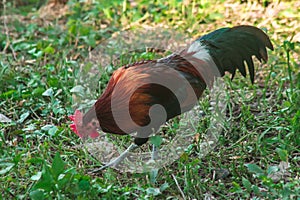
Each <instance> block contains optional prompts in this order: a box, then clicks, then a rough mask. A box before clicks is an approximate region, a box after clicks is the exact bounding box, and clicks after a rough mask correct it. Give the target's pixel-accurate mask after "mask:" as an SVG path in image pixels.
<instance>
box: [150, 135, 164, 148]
mask: <svg viewBox="0 0 300 200" xmlns="http://www.w3.org/2000/svg"><path fill="white" fill-rule="evenodd" d="M150 142H151V144H154V145H155V146H156V147H159V146H160V145H161V143H162V138H161V137H160V136H159V135H154V136H151V137H150Z"/></svg>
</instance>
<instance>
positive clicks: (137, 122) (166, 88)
mask: <svg viewBox="0 0 300 200" xmlns="http://www.w3.org/2000/svg"><path fill="white" fill-rule="evenodd" d="M266 48H269V49H271V50H273V46H272V43H271V41H270V39H269V37H268V36H267V35H266V34H265V33H264V32H263V31H262V30H260V29H258V28H256V27H253V26H246V25H242V26H236V27H233V28H221V29H218V30H216V31H213V32H211V33H209V34H207V35H204V36H202V37H200V38H198V39H197V40H195V41H194V42H193V43H191V44H190V45H189V46H187V47H186V48H185V49H183V50H182V51H180V52H179V53H173V54H171V55H169V56H167V57H164V58H161V59H157V60H148V61H141V62H137V63H134V64H130V65H126V66H123V67H121V68H119V69H117V70H116V71H115V72H114V73H113V74H112V76H111V78H110V80H109V82H108V85H107V88H106V90H105V91H104V93H103V94H102V95H101V96H100V98H99V99H98V100H97V101H96V103H95V104H94V106H93V107H92V108H91V109H90V110H89V111H88V112H87V113H85V114H84V115H83V114H82V113H81V112H80V111H78V110H76V111H75V115H73V116H71V119H72V120H73V121H74V124H72V125H71V129H72V130H73V131H74V132H75V133H76V134H77V135H78V136H80V137H82V138H87V137H91V138H95V137H97V136H98V135H99V134H98V132H97V130H99V129H101V130H102V131H104V132H107V133H112V134H118V135H126V134H132V133H135V134H133V137H134V141H133V143H132V144H131V145H130V146H129V147H128V148H127V150H125V151H124V152H123V153H122V154H120V156H119V157H118V158H116V159H115V160H113V161H111V162H109V163H108V164H106V165H105V166H103V167H102V168H101V169H105V168H107V167H110V166H117V165H118V164H119V163H120V162H122V161H123V160H124V159H125V158H126V156H127V155H128V152H130V151H133V150H134V149H136V148H138V147H139V146H141V145H143V144H145V143H146V142H147V141H148V138H149V136H150V135H151V134H152V133H153V132H156V131H157V130H158V129H159V127H160V126H161V125H163V124H164V123H165V122H166V121H168V120H169V119H172V118H174V117H176V116H178V115H180V114H181V113H184V112H186V111H189V110H190V109H192V108H193V107H194V106H195V105H196V104H197V102H198V100H199V98H200V97H201V95H202V93H203V92H204V90H205V89H206V88H207V87H210V86H211V85H212V84H213V82H214V79H215V78H216V77H221V76H224V74H225V72H226V71H227V72H229V73H231V74H232V78H233V77H234V75H235V72H236V69H238V70H239V71H240V72H241V74H242V75H243V76H244V77H246V65H247V67H248V71H249V74H250V80H251V82H252V83H253V82H254V64H253V60H252V56H255V57H256V58H257V59H258V60H259V61H260V62H262V60H263V61H265V62H267V60H268V54H267V50H266ZM245 64H246V65H245Z"/></svg>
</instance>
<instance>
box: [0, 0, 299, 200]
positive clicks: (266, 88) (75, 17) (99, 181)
mask: <svg viewBox="0 0 300 200" xmlns="http://www.w3.org/2000/svg"><path fill="white" fill-rule="evenodd" d="M267 4H269V5H267ZM32 5H33V6H36V5H37V4H36V3H35V2H33V4H32ZM68 5H69V11H68V12H67V13H65V14H64V15H62V17H60V18H58V19H55V18H50V19H47V18H45V19H44V20H41V19H39V17H38V14H37V13H30V14H29V13H27V11H28V10H29V9H28V5H26V8H25V10H24V11H22V10H18V12H16V11H15V8H13V6H12V5H10V4H7V6H8V8H7V9H8V11H14V12H16V13H18V14H19V13H21V14H22V15H14V14H13V13H12V12H7V13H9V15H7V18H6V24H5V25H4V24H1V30H2V31H1V33H0V50H1V54H0V82H1V88H0V99H1V101H0V114H3V115H5V116H6V117H8V118H9V119H11V122H6V123H0V128H1V129H0V189H1V191H2V193H1V196H2V198H3V199H29V198H31V199H53V198H55V199H74V198H77V199H98V198H99V197H100V198H101V199H133V198H134V199H184V198H186V199H203V198H204V197H206V198H217V199H249V198H259V199H297V198H300V179H299V177H300V170H299V169H300V166H299V163H300V150H299V149H300V127H299V122H300V111H299V107H300V100H299V99H300V76H299V65H300V62H299V55H300V48H299V42H300V40H299V36H298V37H296V36H297V35H296V33H298V32H299V31H300V27H299V26H300V24H299V18H300V15H299V13H300V10H299V2H297V1H281V2H277V1H275V2H269V1H264V4H259V3H257V2H256V1H251V2H248V3H240V2H235V1H230V0H225V1H200V2H197V1H184V2H177V1H173V0H169V1H166V2H162V1H156V2H154V3H152V4H148V3H147V2H146V1H138V3H137V4H135V2H127V1H122V2H121V1H120V2H119V1H113V2H111V3H102V2H95V3H92V4H88V3H85V4H83V3H78V2H77V1H72V0H71V1H69V4H68ZM31 10H34V9H33V8H32V9H31ZM1 18H2V19H4V16H1ZM1 21H3V20H1ZM238 24H249V25H255V26H258V27H263V28H265V29H266V30H268V35H269V36H270V37H271V40H272V42H273V44H274V48H275V50H274V51H273V52H269V62H268V63H267V64H264V65H261V66H259V64H258V63H257V62H256V70H257V72H256V81H255V84H254V85H251V84H250V80H248V79H244V78H243V77H242V76H241V75H240V74H237V76H236V78H235V79H234V80H233V81H230V77H229V76H226V77H224V80H225V82H226V97H225V99H226V103H227V105H228V106H227V107H228V109H227V113H226V115H227V118H226V120H227V121H226V126H225V128H224V131H223V133H222V135H221V136H220V138H219V144H218V145H217V147H216V148H215V149H214V150H213V151H212V152H210V153H209V154H208V155H206V156H205V157H203V158H199V156H198V155H199V153H200V150H199V147H198V146H197V144H196V143H192V144H191V145H190V146H189V148H188V150H187V151H186V152H185V153H184V154H183V155H182V156H181V157H180V158H179V159H178V160H176V161H175V162H174V163H173V164H171V165H169V166H166V167H164V168H162V169H160V170H159V171H158V172H157V174H155V173H152V174H151V173H144V174H130V173H118V172H117V171H115V170H113V169H108V170H106V171H102V172H99V173H97V174H90V173H89V171H90V170H92V169H94V168H96V167H97V166H99V162H98V161H97V160H96V159H95V158H94V157H93V156H92V155H90V154H89V153H88V152H87V151H86V150H85V149H82V148H81V147H80V145H81V144H82V141H81V140H80V139H79V138H78V137H77V136H76V135H75V134H73V133H72V132H71V130H70V129H69V128H68V126H69V124H70V121H69V119H68V117H67V116H68V115H70V114H72V113H73V112H74V110H73V108H74V107H73V106H74V104H76V101H74V99H73V98H72V95H73V93H72V92H71V90H72V88H73V89H74V86H75V85H76V84H77V81H78V76H79V68H80V66H81V64H82V63H83V62H84V60H85V58H86V57H87V54H88V53H89V52H90V51H91V50H93V49H94V48H95V47H96V46H97V45H98V44H99V43H100V42H101V41H103V40H105V39H107V38H109V37H110V36H112V34H113V33H115V32H118V31H121V30H128V29H135V28H136V27H139V26H145V25H151V26H157V25H161V26H163V27H165V28H167V29H170V30H171V29H172V30H176V31H178V32H180V33H182V34H184V35H186V36H189V37H193V38H196V37H197V36H199V35H202V34H204V33H207V32H209V31H212V30H215V29H216V28H220V27H224V26H233V25H238ZM6 30H7V33H5V31H6ZM294 36H295V37H294ZM137 56H138V58H139V57H144V58H148V57H147V56H149V57H150V58H151V56H155V55H152V54H149V55H148V54H147V55H146V57H145V54H142V55H139V54H138V55H137ZM123 58H124V57H122V59H123ZM124 59H125V62H126V56H125V58H124ZM127 59H128V61H129V60H130V59H136V58H135V57H134V58H127ZM113 69H114V68H106V69H105V73H102V75H101V77H99V78H100V79H99V80H100V81H99V83H100V84H99V86H98V88H97V90H96V91H94V92H95V93H101V92H102V91H103V89H104V88H105V86H106V84H107V81H108V79H109V77H110V75H111V73H112V71H113ZM77 89H78V88H77ZM73 92H74V90H73ZM203 104H205V103H203ZM206 106H207V105H206ZM199 123H200V124H201V126H200V130H201V131H203V132H205V124H206V123H205V119H204V121H201V122H199ZM202 124H203V126H202ZM287 165H289V167H287ZM220 171H221V172H226V173H227V172H228V173H229V175H224V177H222V174H223V173H221V172H220ZM226 173H225V174H226Z"/></svg>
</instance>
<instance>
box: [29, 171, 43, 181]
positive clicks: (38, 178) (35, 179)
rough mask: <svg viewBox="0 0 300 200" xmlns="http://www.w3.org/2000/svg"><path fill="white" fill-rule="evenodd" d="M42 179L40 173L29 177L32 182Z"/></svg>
mask: <svg viewBox="0 0 300 200" xmlns="http://www.w3.org/2000/svg"><path fill="white" fill-rule="evenodd" d="M41 177H42V172H38V173H36V174H35V175H33V176H31V177H30V179H31V180H33V181H38V180H40V178H41Z"/></svg>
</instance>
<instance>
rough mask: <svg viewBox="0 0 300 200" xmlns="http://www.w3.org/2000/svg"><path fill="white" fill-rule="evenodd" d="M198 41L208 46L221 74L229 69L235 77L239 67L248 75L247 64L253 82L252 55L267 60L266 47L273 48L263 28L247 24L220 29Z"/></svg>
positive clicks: (244, 74)
mask: <svg viewBox="0 0 300 200" xmlns="http://www.w3.org/2000/svg"><path fill="white" fill-rule="evenodd" d="M197 41H200V42H201V43H203V44H204V45H206V46H207V49H208V50H209V53H210V55H211V56H212V58H213V60H214V62H215V63H216V65H217V67H218V68H219V70H220V73H221V75H224V74H225V71H228V72H230V73H231V74H232V78H233V77H234V75H235V71H236V69H238V70H239V71H240V72H241V74H242V75H243V76H244V77H246V75H247V73H246V66H245V64H246V65H247V67H248V71H249V74H250V79H251V82H252V83H253V82H254V64H253V60H252V56H255V57H256V58H257V59H258V60H259V61H260V62H262V60H263V61H265V62H267V60H268V53H267V49H266V48H269V49H271V50H273V45H272V43H271V41H270V39H269V37H268V36H267V35H266V34H265V33H264V32H263V31H262V30H260V29H258V28H256V27H253V26H246V25H243V26H236V27H233V28H222V29H218V30H216V31H214V32H212V33H209V34H207V35H204V36H202V37H200V38H199V39H198V40H197Z"/></svg>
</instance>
